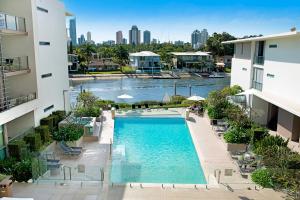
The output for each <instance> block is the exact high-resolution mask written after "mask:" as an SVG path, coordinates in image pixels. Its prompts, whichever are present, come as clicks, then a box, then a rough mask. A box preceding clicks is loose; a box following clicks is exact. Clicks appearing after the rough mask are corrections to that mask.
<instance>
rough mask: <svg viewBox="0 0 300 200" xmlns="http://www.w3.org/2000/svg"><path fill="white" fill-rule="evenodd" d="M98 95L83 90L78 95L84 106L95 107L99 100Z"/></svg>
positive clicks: (78, 99)
mask: <svg viewBox="0 0 300 200" xmlns="http://www.w3.org/2000/svg"><path fill="white" fill-rule="evenodd" d="M97 99H98V98H97V97H95V96H94V95H93V93H91V92H82V93H80V94H79V95H78V97H77V102H78V103H80V104H81V105H82V107H85V108H87V107H93V106H94V105H95V102H96V101H97Z"/></svg>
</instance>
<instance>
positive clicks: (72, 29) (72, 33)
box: [69, 18, 77, 45]
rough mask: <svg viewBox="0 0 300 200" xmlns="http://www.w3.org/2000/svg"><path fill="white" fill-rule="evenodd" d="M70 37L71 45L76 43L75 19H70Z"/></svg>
mask: <svg viewBox="0 0 300 200" xmlns="http://www.w3.org/2000/svg"><path fill="white" fill-rule="evenodd" d="M69 25H70V27H69V31H70V38H71V42H72V44H73V45H77V33H76V19H75V18H73V19H70V24H69Z"/></svg>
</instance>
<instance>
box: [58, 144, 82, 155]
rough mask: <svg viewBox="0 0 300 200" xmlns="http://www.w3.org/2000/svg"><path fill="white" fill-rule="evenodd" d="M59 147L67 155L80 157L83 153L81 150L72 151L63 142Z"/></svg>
mask: <svg viewBox="0 0 300 200" xmlns="http://www.w3.org/2000/svg"><path fill="white" fill-rule="evenodd" d="M59 146H60V148H61V150H62V151H63V153H64V154H65V155H71V156H79V155H80V154H81V153H82V151H81V150H80V149H78V150H76V149H72V148H70V147H68V146H65V145H64V144H63V143H62V142H59Z"/></svg>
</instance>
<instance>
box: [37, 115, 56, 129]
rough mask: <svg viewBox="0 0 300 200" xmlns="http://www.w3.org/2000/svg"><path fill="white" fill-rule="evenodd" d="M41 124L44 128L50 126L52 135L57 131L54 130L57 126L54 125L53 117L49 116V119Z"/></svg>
mask: <svg viewBox="0 0 300 200" xmlns="http://www.w3.org/2000/svg"><path fill="white" fill-rule="evenodd" d="M40 124H41V125H42V126H48V127H49V130H50V132H52V133H53V131H54V130H55V128H54V127H55V125H54V117H53V116H49V117H46V118H43V119H41V121H40Z"/></svg>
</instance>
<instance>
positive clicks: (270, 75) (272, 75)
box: [267, 73, 275, 78]
mask: <svg viewBox="0 0 300 200" xmlns="http://www.w3.org/2000/svg"><path fill="white" fill-rule="evenodd" d="M267 77H270V78H274V77H275V75H274V74H269V73H268V74H267Z"/></svg>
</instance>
